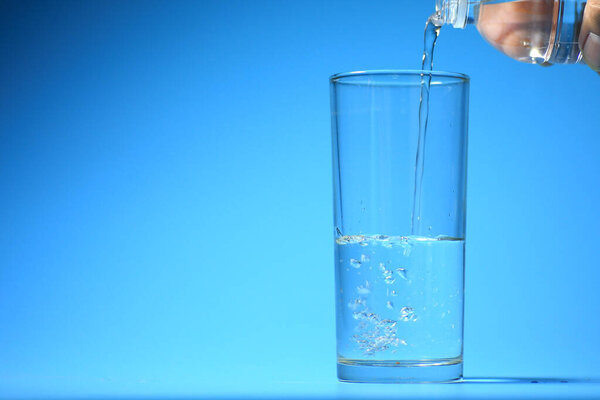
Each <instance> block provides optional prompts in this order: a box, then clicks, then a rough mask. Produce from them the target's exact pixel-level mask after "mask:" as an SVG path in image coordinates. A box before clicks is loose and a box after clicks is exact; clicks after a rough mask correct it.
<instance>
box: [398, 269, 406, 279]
mask: <svg viewBox="0 0 600 400" xmlns="http://www.w3.org/2000/svg"><path fill="white" fill-rule="evenodd" d="M396 272H397V273H398V275H400V277H401V278H402V279H404V280H405V281H407V280H408V275H407V273H406V268H396Z"/></svg>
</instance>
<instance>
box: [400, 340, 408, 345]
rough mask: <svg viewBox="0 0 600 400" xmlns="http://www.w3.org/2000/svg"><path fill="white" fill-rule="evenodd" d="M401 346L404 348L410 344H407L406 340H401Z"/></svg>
mask: <svg viewBox="0 0 600 400" xmlns="http://www.w3.org/2000/svg"><path fill="white" fill-rule="evenodd" d="M400 344H401V345H403V346H408V343H406V340H404V339H401V340H400Z"/></svg>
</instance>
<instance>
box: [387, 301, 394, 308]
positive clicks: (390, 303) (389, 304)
mask: <svg viewBox="0 0 600 400" xmlns="http://www.w3.org/2000/svg"><path fill="white" fill-rule="evenodd" d="M385 306H386V307H387V308H389V309H390V310H393V309H394V303H392V302H391V301H388V302H387V303H386V304H385Z"/></svg>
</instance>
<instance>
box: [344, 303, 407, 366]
mask: <svg viewBox="0 0 600 400" xmlns="http://www.w3.org/2000/svg"><path fill="white" fill-rule="evenodd" d="M353 318H354V319H356V320H359V321H360V323H359V325H358V327H357V331H358V333H357V334H355V335H354V336H353V337H352V338H353V339H354V341H355V342H356V344H357V345H358V347H359V348H360V349H361V350H362V351H363V352H364V354H365V355H367V356H368V355H373V354H375V353H377V352H381V351H386V350H388V349H390V347H398V346H399V345H400V344H401V343H402V342H404V343H406V342H405V341H404V340H400V339H399V338H398V334H397V327H396V325H397V324H398V322H397V321H394V320H391V319H381V318H380V317H379V315H377V314H375V313H372V312H368V311H360V312H355V313H354V314H353Z"/></svg>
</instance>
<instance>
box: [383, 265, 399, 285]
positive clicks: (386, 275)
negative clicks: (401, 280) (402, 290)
mask: <svg viewBox="0 0 600 400" xmlns="http://www.w3.org/2000/svg"><path fill="white" fill-rule="evenodd" d="M379 270H380V271H381V275H382V276H383V280H384V282H385V283H387V284H388V285H391V284H393V283H394V282H396V279H395V278H394V273H393V272H392V271H391V270H389V269H387V268H386V267H385V264H384V263H379Z"/></svg>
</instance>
